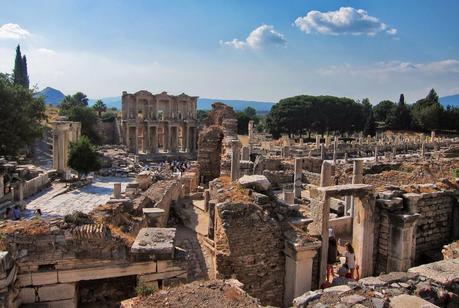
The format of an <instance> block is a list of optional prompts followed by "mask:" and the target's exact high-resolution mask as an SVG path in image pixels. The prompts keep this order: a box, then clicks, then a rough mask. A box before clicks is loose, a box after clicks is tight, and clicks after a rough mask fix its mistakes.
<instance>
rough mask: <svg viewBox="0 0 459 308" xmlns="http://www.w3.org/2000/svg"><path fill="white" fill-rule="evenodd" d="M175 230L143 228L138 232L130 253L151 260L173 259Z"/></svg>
mask: <svg viewBox="0 0 459 308" xmlns="http://www.w3.org/2000/svg"><path fill="white" fill-rule="evenodd" d="M174 239H175V228H143V229H141V230H140V232H139V234H138V235H137V238H136V239H135V242H134V244H132V247H131V252H132V253H135V254H139V255H141V256H146V257H148V258H149V259H153V260H170V259H173V258H174Z"/></svg>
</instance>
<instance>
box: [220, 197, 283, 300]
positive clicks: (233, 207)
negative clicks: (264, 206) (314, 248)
mask: <svg viewBox="0 0 459 308" xmlns="http://www.w3.org/2000/svg"><path fill="white" fill-rule="evenodd" d="M215 228H216V230H215V245H216V249H217V253H216V270H217V275H218V277H219V278H231V277H235V278H237V279H238V280H239V281H241V282H242V283H243V284H244V289H245V290H246V291H247V292H248V293H249V294H250V295H251V296H254V297H256V298H259V299H260V300H261V302H262V304H264V305H268V304H269V305H274V306H280V305H281V304H282V298H283V293H284V273H285V255H284V254H283V249H284V238H283V234H282V230H281V226H280V224H279V222H277V221H275V220H273V219H270V218H269V217H267V216H266V215H265V214H264V213H263V211H262V210H261V208H260V207H258V206H256V205H255V204H241V203H220V204H218V205H217V206H216V226H215Z"/></svg>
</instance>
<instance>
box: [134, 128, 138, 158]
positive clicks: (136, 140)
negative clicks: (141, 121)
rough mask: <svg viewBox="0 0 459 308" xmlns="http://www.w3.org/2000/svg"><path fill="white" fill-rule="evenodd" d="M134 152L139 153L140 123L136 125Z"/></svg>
mask: <svg viewBox="0 0 459 308" xmlns="http://www.w3.org/2000/svg"><path fill="white" fill-rule="evenodd" d="M134 152H135V153H136V154H137V153H139V127H138V125H136V126H135V150H134Z"/></svg>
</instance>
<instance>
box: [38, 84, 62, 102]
mask: <svg viewBox="0 0 459 308" xmlns="http://www.w3.org/2000/svg"><path fill="white" fill-rule="evenodd" d="M35 96H37V97H40V96H42V97H43V98H44V100H45V103H46V104H51V105H54V106H56V105H57V104H59V103H60V102H61V101H62V100H63V99H64V97H65V95H64V93H62V92H61V91H59V90H56V89H54V88H51V87H46V88H44V89H43V90H41V91H40V92H38V93H37V94H35Z"/></svg>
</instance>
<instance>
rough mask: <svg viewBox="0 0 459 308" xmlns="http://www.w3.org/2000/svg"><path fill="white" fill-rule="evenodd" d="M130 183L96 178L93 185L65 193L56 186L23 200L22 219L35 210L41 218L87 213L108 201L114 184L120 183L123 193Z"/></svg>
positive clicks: (130, 180) (124, 179) (112, 178)
mask: <svg viewBox="0 0 459 308" xmlns="http://www.w3.org/2000/svg"><path fill="white" fill-rule="evenodd" d="M132 181H133V179H130V178H118V177H97V178H96V179H95V182H94V183H92V184H89V185H86V186H83V187H81V188H80V189H76V190H72V191H69V192H66V193H62V192H63V191H65V186H62V184H58V185H57V186H56V187H54V186H53V188H52V189H50V190H47V191H45V192H44V193H41V194H38V195H35V196H32V197H31V198H29V199H27V200H25V202H26V209H27V210H26V211H25V213H24V217H26V218H30V217H32V216H34V214H35V211H36V210H37V209H40V210H41V211H42V213H43V217H62V216H65V215H67V214H71V213H73V212H74V211H81V212H83V213H89V212H91V211H92V210H93V209H94V208H96V207H97V206H99V205H102V204H105V203H106V202H107V201H108V200H109V199H110V196H111V195H112V194H113V184H114V183H116V182H120V183H121V190H122V191H124V189H126V186H127V184H128V183H129V182H132Z"/></svg>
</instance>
